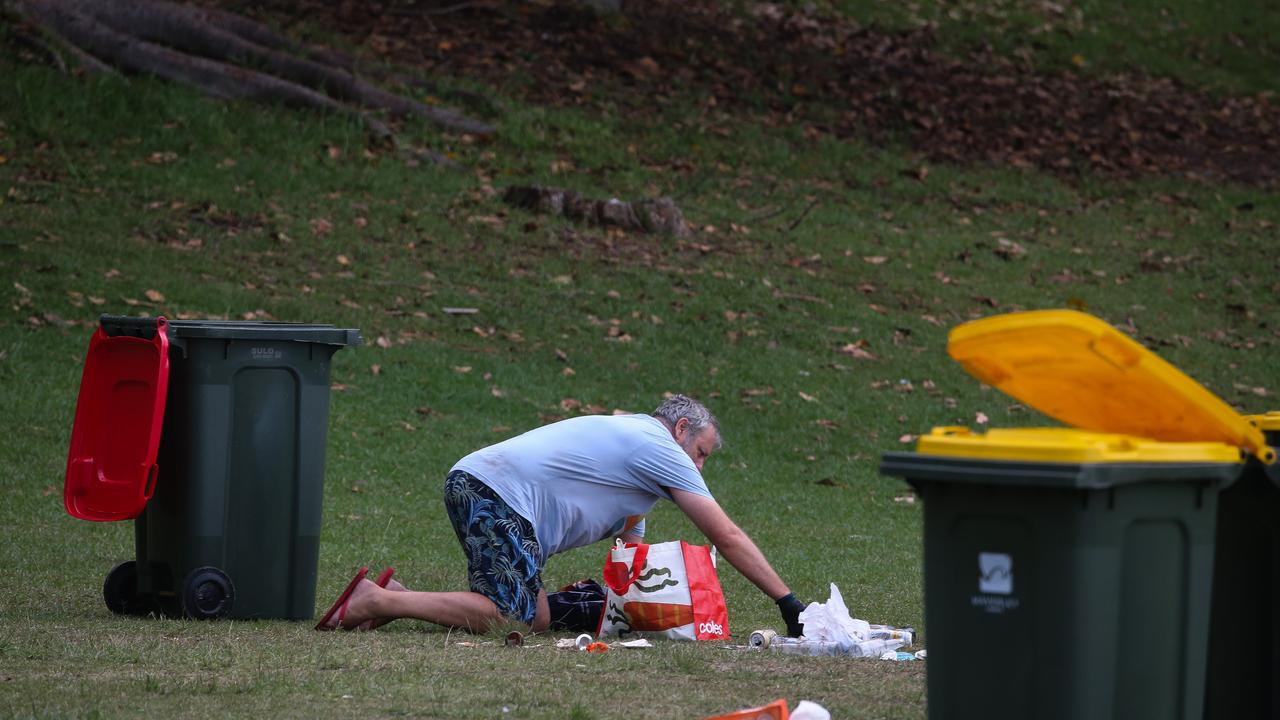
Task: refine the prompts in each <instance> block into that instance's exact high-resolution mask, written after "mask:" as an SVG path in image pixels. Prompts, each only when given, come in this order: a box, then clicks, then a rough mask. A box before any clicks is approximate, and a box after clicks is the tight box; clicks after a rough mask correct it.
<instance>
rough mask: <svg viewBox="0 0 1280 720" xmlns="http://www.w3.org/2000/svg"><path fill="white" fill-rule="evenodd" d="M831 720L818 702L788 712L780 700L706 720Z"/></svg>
mask: <svg viewBox="0 0 1280 720" xmlns="http://www.w3.org/2000/svg"><path fill="white" fill-rule="evenodd" d="M788 718H790V720H831V713H829V712H827V709H826V708H824V707H822V706H821V705H819V704H818V703H816V702H811V701H809V700H801V701H800V703H799V704H797V705H796V709H795V710H792V711H791V712H787V701H786V700H785V699H782V698H779V699H777V700H774V701H773V702H771V703H769V704H768V705H761V706H760V707H755V708H747V709H746V710H736V711H734V712H731V713H727V714H725V715H716V716H713V717H709V718H706V720H787V719H788Z"/></svg>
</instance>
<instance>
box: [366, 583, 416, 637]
mask: <svg viewBox="0 0 1280 720" xmlns="http://www.w3.org/2000/svg"><path fill="white" fill-rule="evenodd" d="M387 589H388V590H391V591H393V592H404V591H406V590H408V589H409V588H407V587H405V586H404V585H401V584H400V583H399V582H398V581H396V580H388V581H387ZM392 620H395V618H376V619H374V620H366V621H365V622H362V623H360V625H359V627H357V628H356V629H357V630H377V629H378V628H380V627H382V626H383V625H386V624H387V623H389V622H391V621H392Z"/></svg>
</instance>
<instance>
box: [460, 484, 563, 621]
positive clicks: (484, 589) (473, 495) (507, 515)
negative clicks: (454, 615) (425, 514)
mask: <svg viewBox="0 0 1280 720" xmlns="http://www.w3.org/2000/svg"><path fill="white" fill-rule="evenodd" d="M444 507H445V510H446V511H447V512H448V513H449V521H450V522H451V523H453V531H454V533H456V534H457V536H458V542H459V543H460V544H461V545H462V551H463V552H464V553H466V555H467V577H468V581H469V582H470V584H471V591H472V592H477V593H480V594H481V595H484V596H485V597H487V598H489V599H490V600H492V601H493V603H494V604H495V605H497V606H498V610H499V611H501V612H502V614H503V615H505V616H506V617H509V618H511V619H513V620H519V621H520V622H523V623H525V624H526V625H528V624H532V623H533V616H534V614H535V613H536V612H537V610H538V592H539V591H541V590H542V572H541V570H542V561H541V558H542V547H541V546H540V545H538V539H537V536H536V535H535V534H534V532H533V525H531V524H529V521H528V520H526V519H524V518H523V517H521V516H520V514H519V513H517V512H516V511H515V510H512V509H511V506H510V505H508V504H507V503H506V502H505V501H504V500H503V499H502V498H500V497H498V494H497V493H495V492H494V491H493V490H491V489H490V488H489V486H488V485H485V484H484V483H482V482H480V480H479V479H477V478H476V477H475V476H474V475H470V474H468V473H466V472H464V471H462V470H454V471H453V472H451V473H449V477H447V478H445V481H444Z"/></svg>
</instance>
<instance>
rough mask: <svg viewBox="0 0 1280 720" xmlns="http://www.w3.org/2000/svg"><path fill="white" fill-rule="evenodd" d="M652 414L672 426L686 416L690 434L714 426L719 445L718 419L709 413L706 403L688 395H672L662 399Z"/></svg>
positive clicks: (717, 444)
mask: <svg viewBox="0 0 1280 720" xmlns="http://www.w3.org/2000/svg"><path fill="white" fill-rule="evenodd" d="M653 416H654V417H656V418H659V419H661V420H664V421H666V423H667V424H668V425H670V426H672V427H675V424H676V423H677V422H679V421H680V419H681V418H688V419H689V434H690V435H691V436H693V435H697V434H698V433H700V432H702V431H703V430H704V429H706V428H708V427H712V428H715V431H716V447H717V448H718V447H720V444H721V440H720V421H719V420H716V416H715V415H712V414H711V411H710V410H708V409H707V406H706V405H703V404H702V403H700V402H698V401H697V400H694V399H693V398H691V397H689V396H688V395H672V396H671V397H669V398H667V399H666V400H663V401H662V404H661V405H659V406H658V409H656V410H654V411H653Z"/></svg>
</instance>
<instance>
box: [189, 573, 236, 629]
mask: <svg viewBox="0 0 1280 720" xmlns="http://www.w3.org/2000/svg"><path fill="white" fill-rule="evenodd" d="M179 598H180V600H181V602H182V614H183V615H185V616H187V617H189V618H192V619H195V620H214V619H217V618H221V617H226V616H227V615H228V614H229V613H230V612H231V606H232V604H233V603H234V602H235V598H236V588H235V585H234V584H232V582H231V578H229V577H227V574H226V573H224V572H222V571H221V570H219V569H218V568H216V567H212V566H209V565H206V566H204V567H198V568H196V569H195V570H192V571H191V572H189V573H187V577H186V579H185V580H183V581H182V589H181V592H180V594H179Z"/></svg>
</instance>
